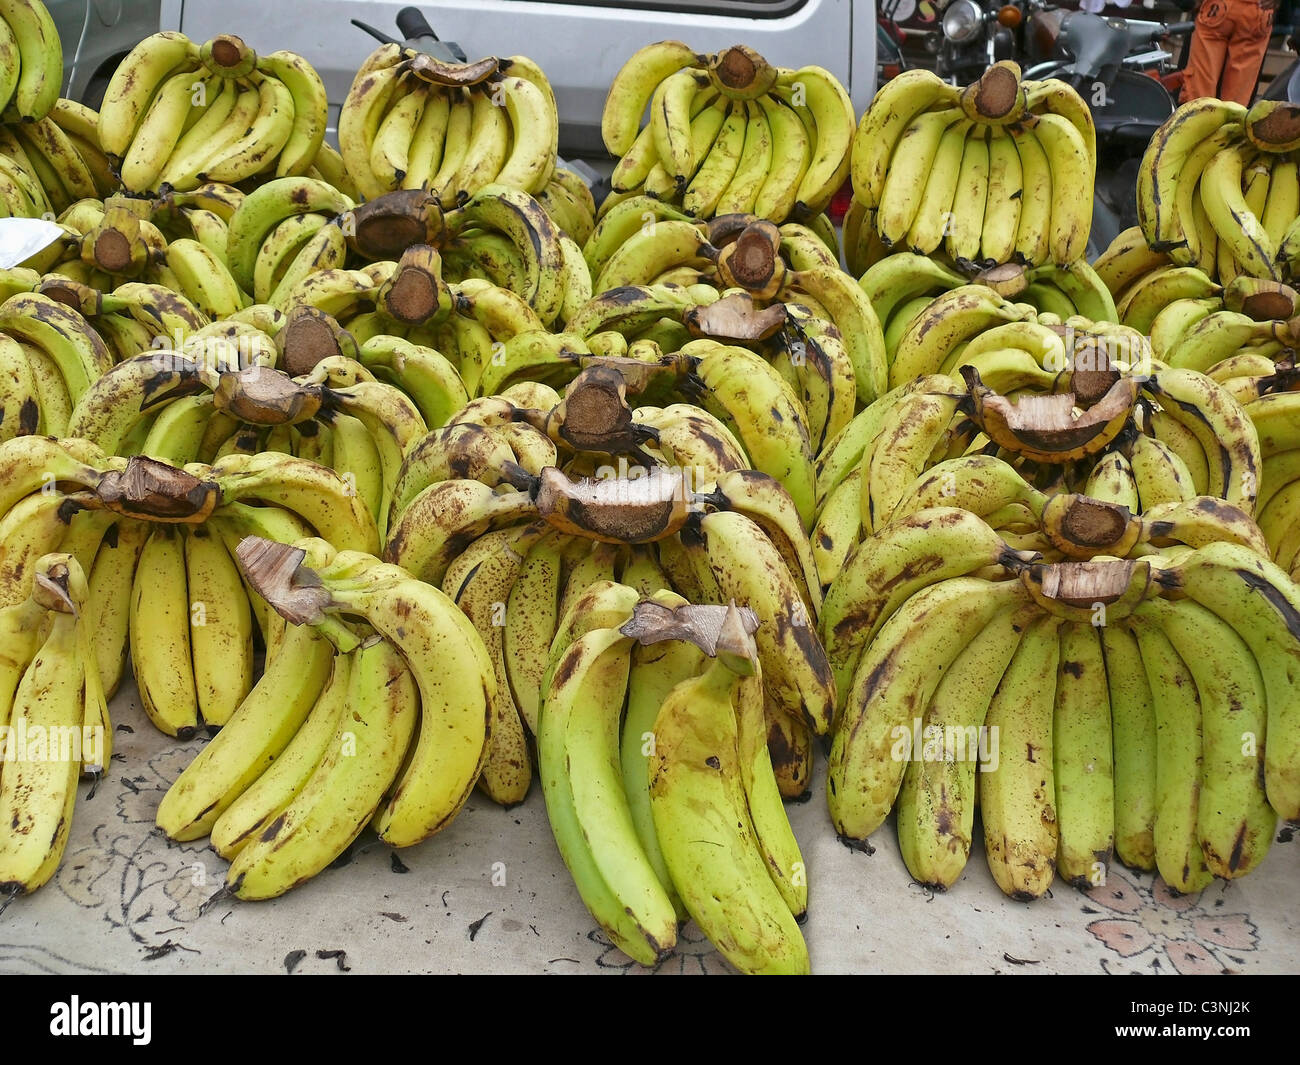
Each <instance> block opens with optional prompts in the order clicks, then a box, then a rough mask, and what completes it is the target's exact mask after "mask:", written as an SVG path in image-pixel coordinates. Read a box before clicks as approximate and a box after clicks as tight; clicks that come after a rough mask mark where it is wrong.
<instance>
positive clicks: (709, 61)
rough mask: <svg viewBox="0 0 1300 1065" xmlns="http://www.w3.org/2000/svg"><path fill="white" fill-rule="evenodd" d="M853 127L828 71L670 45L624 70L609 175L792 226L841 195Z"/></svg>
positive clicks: (706, 210)
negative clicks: (646, 117)
mask: <svg viewBox="0 0 1300 1065" xmlns="http://www.w3.org/2000/svg"><path fill="white" fill-rule="evenodd" d="M647 105H648V106H649V110H650V121H649V122H647V123H646V125H645V126H644V127H642V126H641V118H642V116H643V115H644V114H645V113H646V108H647ZM853 122H854V114H853V102H852V101H851V100H850V99H849V94H848V92H847V91H846V90H845V88H844V86H843V85H841V84H840V83H839V81H838V80H837V79H836V78H835V76H834V75H833V74H831V73H830V72H829V71H828V70H825V69H823V68H822V67H818V66H808V67H802V68H800V69H799V70H789V69H786V68H784V67H774V66H772V65H771V64H770V63H768V62H767V60H765V59H764V58H763V57H762V56H761V55H759V54H758V53H757V52H755V51H754V50H753V49H752V48H749V47H746V46H745V45H733V46H732V47H730V48H727V49H725V50H724V51H721V52H717V53H715V54H713V55H704V54H700V53H697V52H695V51H694V50H693V49H691V48H690V47H689V46H688V45H685V44H683V43H682V42H681V41H659V42H658V43H657V44H651V45H647V46H646V47H644V48H642V49H641V50H640V51H638V52H636V53H634V54H633V55H632V57H631V58H630V59H628V61H627V62H626V63H624V64H623V67H622V69H621V70H619V72H618V74H616V75H615V77H614V82H613V84H612V85H610V88H609V95H608V96H606V98H605V110H604V113H603V114H602V116H601V133H602V135H603V137H604V140H605V147H606V148H607V149H609V152H610V154H611V155H614V156H617V157H619V159H618V163H617V165H616V166H615V167H614V173H613V174H612V176H611V178H610V181H611V184H612V185H613V188H614V191H615V194H616V195H618V196H620V197H621V196H624V195H634V194H637V193H644V194H645V195H647V196H651V197H654V198H656V199H660V200H664V201H667V202H669V203H674V204H678V205H680V206H681V208H682V210H683V211H685V212H686V213H687V214H688V215H691V216H693V217H696V218H705V219H707V218H712V217H714V216H715V215H724V214H733V213H746V214H756V215H758V216H760V217H762V218H766V219H768V220H770V221H772V222H784V221H786V220H787V219H788V218H794V219H797V220H800V221H806V220H808V219H810V218H812V217H813V216H815V215H818V214H820V213H821V212H822V211H824V210H825V209H826V207H827V205H828V204H829V203H830V202H831V197H832V196H834V195H835V193H836V192H837V191H839V188H840V186H841V185H842V184H843V183H844V179H845V178H846V177H848V174H849V151H850V148H851V146H852V143H853Z"/></svg>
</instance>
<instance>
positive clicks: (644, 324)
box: [566, 283, 857, 454]
mask: <svg viewBox="0 0 1300 1065" xmlns="http://www.w3.org/2000/svg"><path fill="white" fill-rule="evenodd" d="M566 328H567V329H568V330H569V331H572V332H574V333H576V334H578V335H580V336H582V337H583V339H584V340H585V341H586V342H587V345H588V346H589V347H590V346H591V345H592V344H593V343H595V344H596V346H597V347H602V346H603V345H605V344H607V343H611V342H612V343H615V344H616V345H617V348H616V349H615V350H619V351H621V350H623V347H624V344H625V345H626V347H627V348H628V350H631V349H632V348H633V346H638V350H640V347H639V345H640V343H641V342H642V341H651V342H653V343H654V344H655V345H657V346H658V348H659V349H660V350H661V351H697V350H702V349H703V347H704V346H705V344H704V342H707V341H712V342H716V343H721V344H733V345H739V346H743V347H746V348H748V349H749V350H750V351H753V352H754V353H755V354H757V355H761V356H762V357H763V358H764V359H766V360H767V361H768V362H769V363H770V364H771V365H772V366H773V368H775V369H776V370H777V372H778V373H779V374H780V376H781V377H782V379H783V380H784V381H785V382H786V384H787V385H789V386H790V388H791V389H792V390H793V391H794V393H795V395H796V396H798V397H799V400H800V402H801V405H802V407H803V413H804V417H805V420H806V421H807V423H808V432H809V436H810V442H811V445H812V451H813V453H814V454H816V453H818V452H820V451H821V448H822V445H823V444H824V443H825V442H826V441H828V440H830V439H831V438H833V437H834V436H836V435H837V434H838V433H839V431H840V430H841V429H842V428H843V427H844V426H845V425H847V424H848V422H849V421H850V420H851V419H852V417H853V413H854V410H855V408H856V405H857V385H856V381H855V377H854V371H853V363H852V360H851V359H850V357H849V353H848V346H847V345H846V344H845V342H844V338H843V336H842V335H841V334H840V331H839V330H838V329H837V328H836V327H835V326H834V324H832V323H831V322H828V321H826V320H825V319H821V318H817V317H815V316H814V315H813V314H812V313H811V312H810V311H809V310H808V309H807V308H806V307H803V306H802V305H799V304H784V303H773V304H770V305H769V306H767V307H765V308H763V309H762V310H759V309H758V308H756V307H755V305H754V301H753V298H752V297H751V296H750V294H749V293H748V292H746V291H745V290H744V289H736V290H732V291H729V292H727V293H726V294H724V295H721V296H720V295H719V293H718V291H717V290H716V289H715V288H713V287H712V286H711V285H707V284H703V283H700V284H695V285H691V286H689V287H687V288H683V287H682V286H679V285H671V284H670V285H646V286H628V287H625V288H617V289H611V290H609V291H608V292H604V293H602V294H601V295H599V296H596V297H593V298H592V299H591V300H590V301H589V302H588V303H586V304H585V305H583V307H582V308H581V309H580V310H579V311H578V312H577V314H576V315H575V316H574V317H572V318H570V319H569V321H568V323H567V324H566ZM611 333H616V334H617V335H618V336H619V337H621V338H622V340H621V341H616V340H614V338H613V337H611V336H610V334H611Z"/></svg>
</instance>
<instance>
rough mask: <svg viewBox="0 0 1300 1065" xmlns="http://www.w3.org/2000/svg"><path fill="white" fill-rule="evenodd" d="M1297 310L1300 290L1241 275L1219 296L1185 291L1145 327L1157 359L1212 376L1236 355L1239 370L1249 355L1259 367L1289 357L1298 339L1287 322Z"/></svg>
mask: <svg viewBox="0 0 1300 1065" xmlns="http://www.w3.org/2000/svg"><path fill="white" fill-rule="evenodd" d="M1175 269H1180V270H1195V269H1196V268H1195V267H1176V268H1175ZM1153 284H1156V282H1153ZM1297 310H1300V294H1297V293H1296V291H1295V290H1294V289H1293V288H1291V287H1290V286H1289V285H1284V284H1282V283H1281V282H1280V281H1265V280H1261V279H1259V278H1254V277H1247V276H1246V275H1244V274H1243V275H1241V276H1239V277H1236V278H1234V279H1233V280H1232V281H1231V282H1229V283H1228V285H1226V286H1225V287H1223V288H1222V289H1221V291H1220V295H1218V296H1201V297H1193V296H1183V297H1180V298H1177V299H1174V300H1172V301H1170V302H1167V303H1165V305H1164V306H1163V307H1162V308H1161V309H1160V311H1159V312H1158V313H1157V314H1156V315H1155V317H1154V318H1152V319H1151V321H1150V323H1149V325H1148V326H1147V330H1148V331H1149V333H1150V335H1151V346H1152V350H1153V351H1154V353H1155V356H1156V358H1158V359H1160V360H1161V361H1162V362H1165V363H1168V364H1169V365H1170V366H1182V367H1185V368H1186V369H1189V370H1199V371H1201V372H1202V373H1206V374H1211V375H1212V376H1213V375H1214V373H1215V370H1216V368H1217V367H1218V366H1220V364H1222V363H1224V362H1226V361H1227V360H1229V359H1239V360H1240V361H1239V362H1238V363H1236V364H1234V366H1235V367H1236V368H1237V369H1240V368H1242V367H1243V366H1244V365H1245V364H1246V362H1247V361H1248V360H1249V361H1253V362H1255V363H1256V364H1258V365H1259V366H1261V367H1266V366H1268V364H1271V363H1273V362H1286V361H1288V360H1290V359H1291V358H1292V356H1293V353H1294V350H1295V343H1296V341H1295V337H1294V336H1293V335H1292V333H1291V328H1290V326H1289V325H1288V322H1289V321H1290V320H1291V319H1292V318H1294V317H1295V315H1296V312H1297ZM1226 369H1227V368H1226V367H1225V370H1226ZM1231 372H1232V376H1234V377H1239V376H1244V374H1242V373H1240V372H1236V370H1233V371H1231ZM1266 372H1268V373H1271V372H1272V370H1271V369H1267V370H1266Z"/></svg>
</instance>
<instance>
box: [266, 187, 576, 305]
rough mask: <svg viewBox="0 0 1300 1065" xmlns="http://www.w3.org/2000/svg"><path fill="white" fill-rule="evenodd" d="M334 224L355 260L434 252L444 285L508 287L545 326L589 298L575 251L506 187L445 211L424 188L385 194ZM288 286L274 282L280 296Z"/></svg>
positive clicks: (524, 196)
mask: <svg viewBox="0 0 1300 1065" xmlns="http://www.w3.org/2000/svg"><path fill="white" fill-rule="evenodd" d="M338 224H339V226H340V227H341V229H342V233H343V236H344V237H345V238H346V243H347V247H348V248H349V249H351V251H352V253H353V254H354V256H355V257H356V259H359V260H361V262H363V263H366V264H370V265H372V266H373V265H378V264H382V263H391V262H392V261H394V260H399V259H400V258H401V257H402V256H403V255H404V254H405V253H406V252H407V251H408V250H410V249H412V248H415V247H418V246H423V245H429V246H431V247H432V248H433V249H434V250H435V251H437V252H438V253H439V259H438V260H437V261H438V268H439V270H445V280H447V281H449V282H457V281H468V280H473V281H490V282H491V283H493V284H495V285H498V286H500V287H502V288H506V289H509V291H510V292H512V293H514V294H515V295H516V296H518V297H519V298H520V299H522V300H523V301H524V302H525V303H526V304H527V305H528V307H529V308H530V309H531V311H532V313H533V315H535V316H536V318H537V319H538V320H540V321H541V322H542V323H543V326H544V327H545V328H550V327H551V326H552V325H554V323H555V322H556V321H557V320H560V321H563V320H564V319H565V318H566V317H567V316H568V315H570V314H572V313H573V311H574V310H576V309H577V307H579V306H581V305H582V304H583V303H584V302H585V301H586V300H587V299H588V298H589V297H590V296H591V278H590V276H589V271H588V268H587V266H586V263H585V261H584V259H583V254H582V249H581V248H580V247H579V246H578V244H577V243H576V242H575V241H574V240H573V239H572V238H571V237H569V236H568V235H567V234H565V233H564V232H563V231H562V230H561V229H560V228H559V227H558V226H557V225H556V223H555V222H553V221H552V220H551V217H550V215H549V214H548V213H547V211H546V209H545V208H544V207H543V206H542V204H541V203H540V202H538V201H537V200H535V199H533V197H532V196H530V195H529V194H528V193H526V192H523V191H521V190H519V189H515V188H511V187H509V186H506V185H501V184H488V185H484V186H482V187H481V188H480V189H479V190H478V191H477V192H476V193H475V194H474V195H473V196H471V197H469V199H467V200H465V201H464V202H463V203H461V204H460V205H459V206H456V207H449V208H445V209H444V207H443V206H442V205H441V204H440V203H439V202H438V198H437V197H436V196H435V195H434V194H432V193H430V192H429V191H428V190H426V189H402V190H398V191H396V192H389V193H386V194H384V195H383V196H379V197H377V198H375V199H373V200H370V201H369V202H367V203H364V204H362V205H361V206H360V207H357V208H356V209H355V210H349V211H346V212H345V213H344V214H343V215H342V216H340V218H339V219H338ZM340 265H341V264H340ZM304 280H305V279H304ZM289 287H291V286H289V285H287V284H282V291H284V290H285V289H287V288H289ZM286 298H287V297H286ZM412 321H413V320H412ZM416 324H418V323H416Z"/></svg>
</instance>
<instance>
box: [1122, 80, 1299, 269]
mask: <svg viewBox="0 0 1300 1065" xmlns="http://www.w3.org/2000/svg"><path fill="white" fill-rule="evenodd" d="M1297 148H1300V126H1297V125H1296V117H1295V115H1294V113H1293V110H1292V109H1291V108H1290V107H1289V105H1286V104H1279V103H1277V102H1276V101H1272V100H1260V101H1259V102H1258V103H1256V104H1255V105H1254V106H1252V107H1251V108H1250V109H1249V110H1247V109H1246V108H1245V107H1243V106H1241V105H1240V104H1237V103H1233V102H1231V101H1224V100H1215V99H1212V98H1206V99H1202V100H1194V101H1190V102H1189V103H1187V104H1184V105H1183V106H1181V107H1179V108H1178V110H1176V111H1175V112H1174V113H1173V114H1172V115H1170V116H1169V118H1168V119H1167V120H1166V121H1165V123H1164V124H1163V125H1162V126H1161V127H1160V129H1159V130H1157V131H1156V133H1155V135H1154V136H1153V137H1152V139H1151V144H1150V145H1149V146H1148V147H1147V150H1146V154H1145V155H1144V156H1143V157H1142V164H1141V167H1140V169H1139V171H1138V188H1137V191H1138V221H1139V224H1140V226H1141V229H1142V233H1143V236H1144V237H1145V238H1146V242H1147V244H1148V245H1149V247H1150V248H1151V249H1152V252H1153V253H1158V254H1163V255H1166V256H1167V257H1168V258H1169V260H1171V261H1172V262H1173V263H1174V264H1175V265H1177V266H1181V267H1192V266H1195V267H1197V268H1199V269H1200V271H1201V272H1202V273H1203V274H1206V275H1208V276H1210V277H1211V278H1213V279H1214V280H1216V281H1217V282H1219V283H1220V284H1222V285H1227V284H1228V283H1229V282H1230V281H1232V280H1233V279H1234V278H1236V277H1238V276H1241V275H1246V276H1248V277H1256V278H1262V279H1269V280H1274V281H1276V280H1287V279H1290V278H1292V277H1293V276H1294V272H1295V269H1296V267H1297V265H1300V243H1298V242H1300V226H1297V225H1296V222H1297V219H1298V218H1300V177H1298V176H1297V170H1296V168H1297V163H1298V161H1300V156H1297V155H1296V150H1297Z"/></svg>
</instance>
